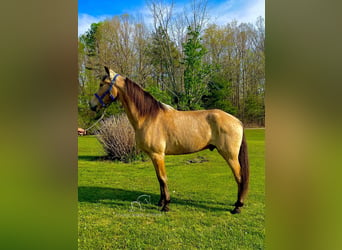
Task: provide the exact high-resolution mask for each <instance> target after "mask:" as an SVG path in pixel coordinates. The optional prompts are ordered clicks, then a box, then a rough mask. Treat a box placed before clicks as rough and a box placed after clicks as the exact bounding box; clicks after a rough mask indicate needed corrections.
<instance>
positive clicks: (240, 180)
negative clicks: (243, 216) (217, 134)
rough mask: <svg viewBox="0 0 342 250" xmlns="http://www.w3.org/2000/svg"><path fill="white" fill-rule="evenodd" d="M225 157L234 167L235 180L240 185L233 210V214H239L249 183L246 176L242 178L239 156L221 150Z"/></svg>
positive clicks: (232, 167) (231, 166)
mask: <svg viewBox="0 0 342 250" xmlns="http://www.w3.org/2000/svg"><path fill="white" fill-rule="evenodd" d="M219 153H220V154H221V155H222V156H223V158H224V159H225V160H226V161H227V163H228V165H229V166H230V168H231V169H232V172H233V174H234V178H235V181H236V183H237V186H238V193H237V201H236V202H235V204H234V206H235V208H234V209H233V210H232V211H231V213H232V214H238V213H240V212H241V207H243V205H244V199H245V197H246V195H247V191H248V185H246V183H244V178H242V173H241V166H240V163H239V160H238V157H234V158H232V157H230V156H229V155H228V154H227V153H225V152H222V151H219Z"/></svg>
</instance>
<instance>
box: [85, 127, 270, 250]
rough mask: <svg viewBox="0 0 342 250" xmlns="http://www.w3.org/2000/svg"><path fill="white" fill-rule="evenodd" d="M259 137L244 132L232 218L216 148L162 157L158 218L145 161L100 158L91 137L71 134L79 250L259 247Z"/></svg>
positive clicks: (229, 188) (155, 187) (229, 178)
mask: <svg viewBox="0 0 342 250" xmlns="http://www.w3.org/2000/svg"><path fill="white" fill-rule="evenodd" d="M264 133H265V130H264V129H246V138H247V143H248V150H249V161H250V172H251V177H250V191H249V195H248V197H247V200H246V204H245V206H244V207H243V209H242V213H241V214H237V215H232V214H231V213H230V210H231V209H233V208H234V206H233V204H234V203H235V201H236V193H237V187H236V183H235V181H234V178H233V175H232V173H231V171H230V169H229V168H228V166H227V164H226V162H225V161H224V160H223V159H222V158H221V156H220V155H219V154H218V153H217V151H216V150H214V151H213V152H211V151H209V150H205V151H202V152H199V153H195V154H189V155H181V156H166V161H165V162H166V169H167V174H168V184H169V191H170V194H171V203H170V211H169V212H168V213H162V212H159V208H158V207H157V206H156V205H155V204H157V202H158V200H159V184H158V181H157V178H156V176H155V172H154V168H153V166H152V163H151V161H150V160H146V161H144V162H142V161H137V162H133V163H121V162H111V161H107V160H103V158H101V156H103V155H104V152H103V150H102V148H101V145H100V144H99V143H98V141H97V139H96V138H95V137H93V136H83V137H79V141H78V144H79V156H78V157H79V158H78V162H79V163H78V173H79V179H78V185H79V187H78V201H79V203H78V204H79V207H78V208H79V213H78V214H79V215H78V220H79V224H78V246H79V249H198V248H201V249H264V248H265V247H264V241H265V163H264Z"/></svg>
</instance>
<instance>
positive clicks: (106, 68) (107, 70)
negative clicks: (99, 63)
mask: <svg viewBox="0 0 342 250" xmlns="http://www.w3.org/2000/svg"><path fill="white" fill-rule="evenodd" d="M104 68H105V71H106V73H107V75H109V68H108V67H107V66H104Z"/></svg>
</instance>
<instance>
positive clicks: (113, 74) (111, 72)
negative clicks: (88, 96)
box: [104, 66, 116, 80]
mask: <svg viewBox="0 0 342 250" xmlns="http://www.w3.org/2000/svg"><path fill="white" fill-rule="evenodd" d="M104 68H105V70H106V72H107V75H109V77H110V80H112V79H113V78H114V76H115V75H116V73H115V72H114V71H113V70H111V69H110V68H108V67H107V66H104Z"/></svg>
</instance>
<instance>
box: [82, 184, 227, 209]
mask: <svg viewBox="0 0 342 250" xmlns="http://www.w3.org/2000/svg"><path fill="white" fill-rule="evenodd" d="M141 195H148V196H150V197H151V203H152V205H156V204H157V202H158V201H159V198H160V196H159V195H157V194H152V193H143V192H138V191H131V190H124V189H116V188H104V187H78V201H79V202H90V203H101V204H105V205H116V206H123V207H127V204H130V203H131V202H134V201H136V200H137V198H138V197H139V196H141ZM172 204H177V205H182V206H188V207H196V208H199V209H204V210H208V211H229V210H230V204H225V203H220V202H212V201H197V200H185V199H179V198H173V197H171V204H170V207H171V209H172ZM156 207H157V206H156Z"/></svg>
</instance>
